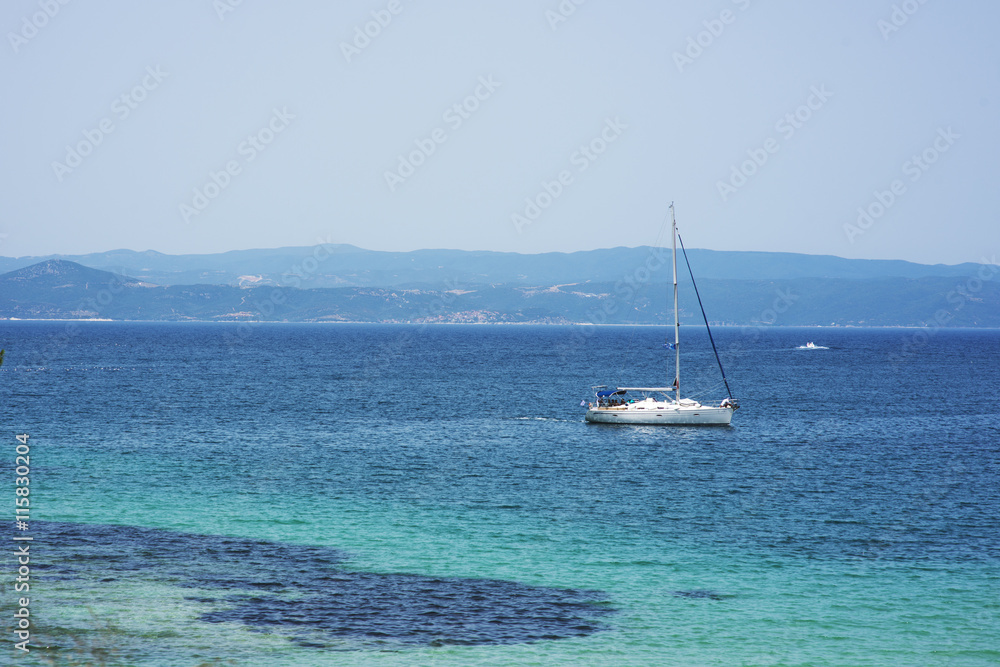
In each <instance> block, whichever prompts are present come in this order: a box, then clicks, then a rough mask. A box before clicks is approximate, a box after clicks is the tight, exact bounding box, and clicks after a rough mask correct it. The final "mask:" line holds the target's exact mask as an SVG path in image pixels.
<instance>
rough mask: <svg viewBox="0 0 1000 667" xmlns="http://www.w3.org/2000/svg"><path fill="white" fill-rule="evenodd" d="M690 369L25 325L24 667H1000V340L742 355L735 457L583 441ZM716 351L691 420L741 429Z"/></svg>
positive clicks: (686, 442)
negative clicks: (28, 616) (713, 403)
mask: <svg viewBox="0 0 1000 667" xmlns="http://www.w3.org/2000/svg"><path fill="white" fill-rule="evenodd" d="M662 337H663V332H662V330H657V329H651V328H639V329H629V328H615V327H608V328H597V329H593V328H582V327H473V326H467V327H462V326H434V327H423V328H422V327H416V326H413V327H409V326H374V325H372V326H362V325H290V324H285V325H280V324H273V325H253V326H249V327H246V326H244V327H242V328H238V327H237V326H235V325H229V324H121V323H100V322H95V323H82V324H77V325H68V324H66V323H58V322H49V323H33V322H5V323H0V347H5V348H6V349H7V356H6V359H5V364H4V366H3V368H2V369H0V409H2V417H0V423H2V426H3V432H4V433H6V434H7V435H5V436H2V437H6V438H7V440H8V442H7V444H6V445H5V457H6V460H7V461H8V465H10V466H13V464H14V446H15V445H16V444H17V442H16V441H15V439H14V435H15V434H17V433H28V434H29V435H30V440H29V444H30V446H31V491H32V494H31V503H32V504H31V522H30V528H29V531H27V532H26V533H22V532H18V535H25V534H26V535H30V536H32V537H33V538H34V540H33V542H32V543H31V545H32V546H31V549H32V567H33V570H32V576H33V581H32V584H31V586H32V587H31V595H32V600H31V613H32V622H33V635H32V641H33V643H34V644H35V646H34V648H33V650H32V652H31V653H30V654H29V655H27V656H25V655H21V654H15V653H14V652H13V650H12V649H10V644H8V645H7V647H5V648H4V649H3V651H4V652H5V653H6V654H7V655H13V656H14V658H15V659H16V661H17V662H16V664H25V665H31V664H121V665H199V664H219V665H226V664H236V665H326V664H329V665H340V664H398V665H409V664H444V665H451V664H454V665H471V664H525V663H535V664H622V665H636V664H651V665H654V664H655V665H662V664H677V665H688V664H814V665H825V664H830V665H884V664H955V665H966V664H968V665H980V664H981V665H987V664H998V663H1000V650H998V648H997V647H998V646H1000V522H998V518H997V517H998V516H1000V403H998V401H997V400H996V396H997V395H998V394H1000V379H998V378H1000V372H998V371H1000V361H998V360H1000V332H997V331H972V330H963V331H939V332H937V333H935V334H934V335H933V336H929V337H928V336H923V335H920V336H917V335H915V332H914V331H912V330H905V329H898V330H864V329H856V330H853V329H847V330H845V329H769V330H758V329H754V330H750V329H747V330H742V329H739V328H721V329H719V330H718V331H717V332H716V340H717V342H718V343H719V346H720V349H721V350H722V355H723V361H724V362H725V364H726V367H727V371H728V375H729V379H730V383H731V385H732V386H733V391H734V394H736V396H737V397H738V398H739V399H740V402H741V404H742V408H741V409H740V410H739V411H737V413H736V415H735V417H734V420H733V425H732V426H731V427H709V428H696V427H630V426H602V425H588V424H586V423H584V422H583V412H584V409H583V408H581V407H580V401H581V400H582V399H586V398H588V394H589V389H590V386H591V385H593V384H608V385H614V384H616V383H621V384H625V385H630V386H658V385H662V384H663V383H664V382H666V383H668V384H669V382H670V381H672V375H671V378H670V380H666V379H665V378H666V374H667V373H666V367H667V363H668V361H670V358H669V357H667V356H666V355H668V354H671V353H669V352H667V351H665V350H663V349H662V345H661V344H662ZM810 340H811V341H815V342H816V343H817V344H818V345H825V346H828V347H829V348H830V349H829V350H797V349H795V348H796V347H797V346H799V345H802V344H804V343H805V342H806V341H810ZM683 349H684V354H685V357H684V360H683V368H682V383H683V384H684V385H685V386H686V387H687V388H688V389H686V390H685V393H688V390H690V392H692V393H694V392H700V391H705V390H708V391H709V394H708V395H710V396H712V397H714V398H715V399H716V400H718V399H720V398H722V397H723V396H724V389H720V388H715V389H713V385H716V383H717V379H718V370H717V368H715V367H714V359H713V358H712V356H711V351H710V349H709V348H708V343H707V339H706V338H705V337H704V336H703V335H702V334H700V333H697V332H695V331H694V330H692V331H690V332H689V331H685V332H684V343H683ZM10 477H11V476H9V477H8V478H9V479H10ZM7 488H8V493H9V494H10V497H11V498H13V488H14V485H13V484H12V483H8V486H7ZM12 505H13V502H12V501H11V506H12ZM8 525H11V524H8ZM12 532H15V531H13V527H11V528H9V529H8V530H5V531H4V534H5V535H7V536H8V537H6V538H4V539H5V540H7V543H8V545H11V544H14V543H13V541H12V540H11V539H10V538H11V537H12V535H11V533H12ZM4 552H5V553H7V554H8V556H7V557H6V561H5V562H6V563H7V564H8V565H7V568H8V572H13V569H14V567H15V564H14V559H13V558H12V557H11V556H10V555H9V554H10V553H12V552H13V549H12V548H5V549H4ZM6 588H8V592H7V593H4V594H3V595H2V596H0V614H2V617H3V618H4V621H3V627H2V629H3V631H4V633H5V635H6V636H13V635H12V634H10V633H12V630H13V628H12V627H11V626H10V619H11V618H12V610H13V607H14V603H15V600H14V594H13V593H12V592H10V590H9V587H6ZM5 660H6V658H5Z"/></svg>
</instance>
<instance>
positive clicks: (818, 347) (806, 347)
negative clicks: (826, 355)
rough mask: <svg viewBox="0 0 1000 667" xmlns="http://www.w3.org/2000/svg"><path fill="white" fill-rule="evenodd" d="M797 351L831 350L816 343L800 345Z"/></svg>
mask: <svg viewBox="0 0 1000 667" xmlns="http://www.w3.org/2000/svg"><path fill="white" fill-rule="evenodd" d="M795 349H796V350H829V349H830V348H828V347H826V346H825V345H817V344H816V343H813V342H809V343H806V344H805V345H799V346H798V347H797V348H795Z"/></svg>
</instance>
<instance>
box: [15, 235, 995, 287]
mask: <svg viewBox="0 0 1000 667" xmlns="http://www.w3.org/2000/svg"><path fill="white" fill-rule="evenodd" d="M688 254H689V255H690V258H691V262H692V265H693V266H694V269H695V275H696V276H697V277H698V279H699V280H705V279H712V278H717V279H731V280H792V279H797V278H835V279H872V278H923V277H930V276H938V277H951V276H969V275H973V274H974V273H975V271H976V270H977V269H978V268H979V266H978V265H977V264H969V263H967V264H958V265H954V266H947V265H943V264H938V265H933V266H931V265H924V264H915V263H912V262H904V261H899V260H856V259H843V258H841V257H832V256H828V255H801V254H794V253H772V252H731V251H730V252H723V251H716V250H699V249H692V250H690V251H689V253H688ZM669 256H670V253H669V250H666V249H654V248H650V247H639V248H610V249H605V250H590V251H582V252H573V253H543V254H537V255H527V254H518V253H502V252H487V251H464V250H417V251H413V252H380V251H373V250H363V249H361V248H356V247H354V246H350V245H336V244H324V245H318V246H311V247H300V248H277V249H272V250H237V251H232V252H226V253H219V254H213V255H164V254H162V253H158V252H154V251H146V252H134V251H132V250H113V251H110V252H103V253H95V254H91V255H76V256H55V255H54V256H49V257H19V258H10V257H0V273H3V272H7V271H13V270H15V269H19V268H22V267H26V266H30V265H32V264H36V263H38V262H41V261H44V260H47V259H64V260H68V261H73V262H76V263H78V264H82V265H84V266H87V267H90V268H95V269H100V270H103V271H110V272H112V273H118V274H122V275H128V276H132V277H134V278H136V279H138V280H142V281H145V282H150V283H155V284H158V285H194V284H211V285H249V284H256V285H280V286H289V287H351V286H354V287H398V286H411V285H412V286H418V285H419V286H423V287H425V288H431V289H446V287H445V285H446V284H450V283H459V284H487V285H488V284H504V285H558V284H564V283H581V282H587V281H590V282H616V281H618V280H622V279H626V278H627V277H628V276H630V275H633V274H635V273H636V272H637V271H638V272H640V273H642V272H644V271H645V270H646V269H652V271H651V274H652V276H653V280H668V279H669V275H668V274H669V263H670V260H669ZM683 270H684V269H683V267H682V271H683Z"/></svg>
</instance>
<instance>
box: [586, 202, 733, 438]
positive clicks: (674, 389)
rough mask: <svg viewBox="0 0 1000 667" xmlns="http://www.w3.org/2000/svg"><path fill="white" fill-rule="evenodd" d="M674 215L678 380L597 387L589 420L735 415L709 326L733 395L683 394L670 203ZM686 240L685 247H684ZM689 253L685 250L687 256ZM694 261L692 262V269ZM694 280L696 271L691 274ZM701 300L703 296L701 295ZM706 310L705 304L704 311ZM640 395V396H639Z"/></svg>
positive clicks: (681, 421) (704, 420)
mask: <svg viewBox="0 0 1000 667" xmlns="http://www.w3.org/2000/svg"><path fill="white" fill-rule="evenodd" d="M670 216H671V225H672V235H673V269H674V342H673V344H672V345H671V344H670V343H667V344H666V345H667V346H668V347H671V348H672V349H673V350H674V384H673V386H670V387H615V388H613V389H612V388H609V387H607V386H604V385H601V386H596V387H593V389H595V390H596V392H595V399H596V400H595V401H594V402H591V403H590V405H589V406H588V408H587V415H586V420H587V421H588V422H595V423H601V424H664V425H670V424H674V425H690V426H704V425H728V424H729V423H730V422H731V421H732V419H733V412H735V411H736V409H737V408H738V407H739V404H738V403H737V402H736V401H735V400H734V399H733V395H732V392H730V391H729V382H728V381H727V380H726V374H725V371H722V362H721V361H719V353H718V351H717V350H716V348H715V340H714V339H713V338H712V331H711V329H709V330H708V337H709V340H711V341H712V350H713V351H715V358H716V360H717V361H719V370H720V371H722V381H723V383H725V385H726V392H727V393H728V394H729V397H728V398H726V399H723V400H722V402H721V403H720V404H719V405H702V404H701V403H699V402H698V401H696V400H694V399H691V398H681V384H680V381H681V352H680V319H679V310H678V307H677V217H676V215H675V214H674V205H673V203H671V204H670ZM683 248H684V245H683V241H682V242H681V249H682V250H683ZM686 258H687V253H686V252H685V259H686ZM690 269H691V265H690V264H688V271H689V272H690ZM691 280H692V283H693V282H694V274H693V273H692V274H691ZM694 288H695V294H697V293H698V286H697V285H695V286H694ZM698 302H699V304H700V303H701V297H700V296H699V297H698ZM704 313H705V310H704V308H702V315H704ZM705 327H706V328H708V319H707V318H706V319H705ZM671 394H673V396H671ZM635 396H639V398H635Z"/></svg>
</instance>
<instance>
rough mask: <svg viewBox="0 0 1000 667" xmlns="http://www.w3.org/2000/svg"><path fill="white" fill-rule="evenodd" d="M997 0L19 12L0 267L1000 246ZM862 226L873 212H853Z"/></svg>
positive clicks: (186, 6) (970, 253)
mask: <svg viewBox="0 0 1000 667" xmlns="http://www.w3.org/2000/svg"><path fill="white" fill-rule="evenodd" d="M998 25H1000V4H998V3H995V2H989V1H987V0H979V1H973V0H953V1H951V2H944V1H943V0H906V1H903V2H900V1H898V0H840V1H838V2H791V1H786V2H763V1H762V0H713V1H711V2H693V1H691V2H662V3H661V2H653V1H651V0H646V1H638V0H631V1H624V2H623V1H621V0H617V1H615V2H611V1H609V0H575V2H574V0H563V1H562V2H560V1H559V0H537V1H532V2H528V1H523V0H504V1H503V2H500V1H499V0H497V1H493V2H469V1H466V2H458V1H451V2H444V1H441V2H435V1H433V0H392V1H389V0H384V1H383V0H376V1H367V0H365V1H361V0H358V1H352V2H319V1H314V0H300V1H294V0H292V1H288V2H280V3H279V2H265V0H214V1H213V0H173V1H171V2H136V1H135V0H130V1H128V2H126V1H124V0H103V1H101V2H84V1H83V0H6V1H5V2H4V3H3V6H2V9H0V26H2V29H3V33H4V44H3V46H2V47H0V49H2V51H3V55H2V56H0V67H2V82H0V83H2V90H3V95H4V104H3V105H2V107H0V117H2V121H3V122H2V123H0V135H2V143H0V149H2V155H3V159H2V174H0V176H2V178H0V255H5V256H21V255H42V254H49V253H66V254H75V253H85V252H94V251H102V250H110V249H114V248H131V249H134V250H146V249H154V250H159V251H161V252H166V253H203V252H219V251H226V250H234V249H242V248H266V247H278V246H289V245H309V244H313V243H315V242H316V241H317V240H320V239H322V240H324V241H329V242H339V243H352V244H355V245H358V246H361V247H364V248H371V249H377V250H411V249H417V248H462V249H492V250H508V251H516V252H528V253H534V252H545V251H574V250H584V249H592V248H605V247H613V246H619V245H629V246H634V245H640V244H647V243H653V242H654V241H655V240H656V237H657V233H658V232H659V229H660V223H661V221H662V220H663V218H664V216H665V215H666V213H667V207H668V205H669V203H670V201H672V200H673V201H675V202H676V206H677V215H678V222H679V224H680V226H681V229H682V231H683V233H684V236H685V241H686V243H687V244H688V245H689V246H691V247H703V248H713V249H717V250H770V251H790V252H803V253H813V254H832V255H839V256H842V257H857V258H898V259H907V260H912V261H919V262H925V263H937V262H944V263H958V262H962V261H978V260H980V259H981V258H982V257H983V256H984V255H985V256H987V257H989V256H992V255H994V254H1000V232H998V230H997V202H998V196H997V185H996V181H997V176H998V172H1000V169H998V164H997V155H998V151H997V148H998V146H1000V142H998V139H1000V122H998V120H1000V118H998V110H1000V40H998V39H997V36H996V30H997V26H998ZM859 209H860V212H859Z"/></svg>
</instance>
